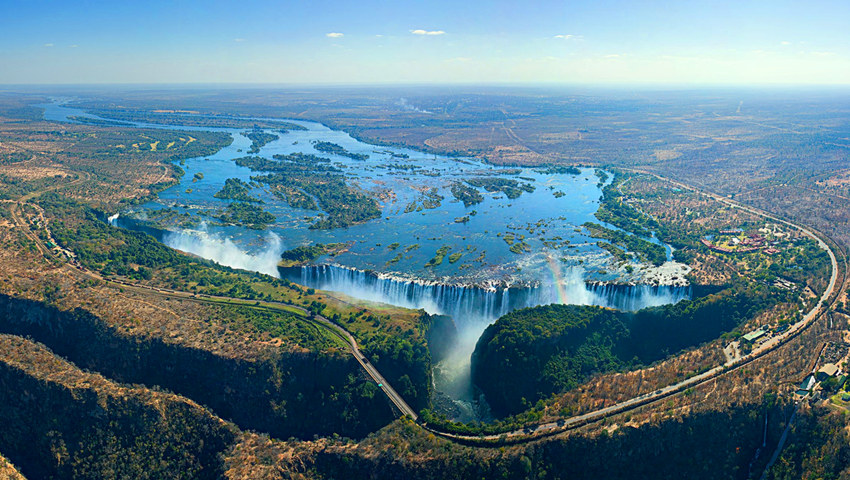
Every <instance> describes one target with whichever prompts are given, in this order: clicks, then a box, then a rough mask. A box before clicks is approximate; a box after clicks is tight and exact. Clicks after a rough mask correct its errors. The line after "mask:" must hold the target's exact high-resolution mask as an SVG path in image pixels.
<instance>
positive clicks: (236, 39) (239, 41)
mask: <svg viewBox="0 0 850 480" xmlns="http://www.w3.org/2000/svg"><path fill="white" fill-rule="evenodd" d="M233 41H234V42H236V43H242V42H244V41H245V39H244V38H234V39H233Z"/></svg>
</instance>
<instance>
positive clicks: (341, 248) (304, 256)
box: [278, 241, 354, 268]
mask: <svg viewBox="0 0 850 480" xmlns="http://www.w3.org/2000/svg"><path fill="white" fill-rule="evenodd" d="M352 245H354V242H353V241H352V242H344V243H327V244H322V243H317V244H315V245H302V246H300V247H295V248H292V249H289V250H287V251H285V252H283V253H282V254H281V255H280V262H278V266H279V267H284V268H286V267H300V266H302V265H306V264H308V263H310V262H312V261H314V260H316V259H318V258H319V257H322V256H325V255H330V256H331V257H335V256H337V255H339V254H340V253H343V252H346V251H348V249H349V248H351V246H352Z"/></svg>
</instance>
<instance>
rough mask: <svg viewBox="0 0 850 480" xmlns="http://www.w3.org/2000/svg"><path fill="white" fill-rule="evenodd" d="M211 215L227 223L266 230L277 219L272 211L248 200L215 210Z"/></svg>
mask: <svg viewBox="0 0 850 480" xmlns="http://www.w3.org/2000/svg"><path fill="white" fill-rule="evenodd" d="M210 216H211V217H213V218H215V219H218V220H219V221H221V222H222V223H224V224H227V225H236V226H244V227H247V228H250V229H253V230H264V229H265V228H266V227H267V226H268V225H269V224H270V223H274V221H275V220H276V218H275V216H274V215H272V214H271V213H269V212H267V211H265V210H263V209H262V208H261V207H258V206H256V205H251V204H250V203H247V202H234V203H231V204H230V205H228V206H227V208H225V209H224V210H221V211H219V212H217V213H216V212H213V213H211V214H210Z"/></svg>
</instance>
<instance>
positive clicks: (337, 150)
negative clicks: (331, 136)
mask: <svg viewBox="0 0 850 480" xmlns="http://www.w3.org/2000/svg"><path fill="white" fill-rule="evenodd" d="M313 148H315V149H316V150H318V151H320V152H322V153H330V154H333V155H339V156H341V157H348V158H350V159H352V160H368V159H369V155H366V154H364V153H352V152H349V151H348V150H346V149H345V148H344V147H343V146H342V145H337V144H336V143H333V142H324V141H317V142H315V143H314V144H313Z"/></svg>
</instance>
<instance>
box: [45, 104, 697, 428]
mask: <svg viewBox="0 0 850 480" xmlns="http://www.w3.org/2000/svg"><path fill="white" fill-rule="evenodd" d="M66 101H67V100H61V99H60V100H57V101H55V102H54V103H50V104H45V105H42V107H43V108H44V109H45V118H46V119H47V120H52V121H74V120H73V119H74V118H77V117H83V118H91V119H98V120H103V118H101V117H98V116H97V115H93V114H89V113H86V112H84V111H83V110H81V109H78V108H73V107H70V106H68V105H66V104H65V102H66ZM69 117H70V118H69ZM218 118H220V117H218ZM240 120H248V121H256V122H265V121H280V122H287V123H290V124H294V125H297V126H298V128H297V129H287V131H285V132H281V131H280V130H279V129H273V128H264V129H256V130H255V131H260V130H262V132H263V133H266V134H271V135H274V136H275V137H276V139H275V140H272V141H270V142H268V143H267V144H265V145H264V146H262V147H261V148H259V151H258V152H256V153H254V154H252V155H254V156H258V157H262V158H265V159H267V160H270V161H274V160H273V156H274V155H284V156H285V155H291V154H297V153H303V154H311V155H316V156H320V157H326V158H328V159H329V160H330V162H328V165H332V166H333V168H334V169H335V171H338V172H341V173H340V174H341V175H344V178H345V181H346V182H347V184H348V185H350V186H352V187H354V188H356V189H357V190H358V191H360V192H363V193H364V194H367V195H370V196H372V197H374V198H376V199H378V202H379V204H380V208H381V214H380V217H379V218H374V219H372V220H369V221H367V222H365V223H361V224H357V225H351V226H348V227H347V228H334V229H315V228H310V226H311V225H313V224H314V223H315V222H316V219H317V218H322V217H320V216H317V214H318V213H319V212H317V211H316V210H305V209H302V208H295V207H293V206H291V205H290V203H289V202H287V201H285V199H282V198H279V197H278V196H275V195H273V194H272V193H271V191H270V190H269V189H268V188H265V187H263V186H262V185H259V184H258V183H257V182H256V181H253V180H252V176H256V175H260V174H262V173H263V172H257V171H252V170H250V169H248V168H246V167H242V166H239V165H237V164H236V163H234V161H233V160H234V159H235V158H238V157H244V156H246V155H247V153H246V152H248V151H249V149H250V148H251V143H252V142H251V140H250V139H249V138H248V137H247V136H246V135H245V133H246V129H236V128H215V127H184V126H171V125H161V124H152V123H140V122H128V123H130V124H132V125H133V126H135V127H139V128H157V129H170V130H181V131H188V132H192V131H220V132H226V133H228V134H229V135H231V136H232V138H233V143H232V144H231V145H229V146H227V147H225V148H223V149H221V150H220V151H219V152H217V153H216V154H214V155H210V156H205V157H198V158H192V159H188V160H185V161H184V162H181V168H183V169H184V170H185V171H186V174H185V175H184V176H183V177H182V178H181V181H180V183H179V184H178V185H175V186H173V187H171V188H169V189H167V190H165V191H163V192H162V193H161V194H160V195H159V198H158V199H157V200H155V201H152V202H149V203H146V204H143V205H140V206H137V207H133V208H132V209H130V210H128V211H123V212H118V215H117V216H114V215H113V217H111V221H112V223H114V224H116V225H119V226H122V227H126V228H133V229H138V230H144V231H147V232H148V233H152V234H153V235H155V236H156V237H157V238H158V239H159V240H160V241H162V242H163V243H165V244H167V245H169V246H171V247H173V248H176V249H179V250H182V251H186V252H190V253H193V254H196V255H199V256H201V257H204V258H207V259H210V260H213V261H216V262H219V263H221V264H224V265H228V266H231V267H236V268H243V269H248V270H254V271H258V272H262V273H265V274H268V275H273V276H280V277H284V278H288V279H290V280H292V281H295V282H297V283H300V284H303V285H306V286H309V287H314V288H319V289H325V290H331V291H339V292H343V293H345V294H347V295H350V296H352V297H355V298H360V299H364V300H371V301H379V302H385V303H390V304H393V305H397V306H403V307H410V308H422V309H425V310H426V311H428V312H429V313H438V314H444V315H449V316H451V317H452V319H453V320H454V322H455V325H456V326H457V329H458V332H459V341H458V343H457V345H456V348H455V349H454V353H453V354H452V355H451V356H450V358H447V359H444V360H443V361H442V362H441V363H440V364H439V365H438V366H437V368H436V372H435V379H436V382H437V384H436V387H437V390H438V391H440V392H442V393H443V394H446V395H447V396H448V398H451V399H453V400H454V401H455V402H456V403H457V411H456V414H455V416H456V417H457V418H458V419H463V420H466V419H471V418H475V417H476V415H479V414H480V412H478V413H476V402H475V400H476V399H475V394H474V392H473V391H472V388H471V385H470V384H469V380H468V378H469V356H470V354H471V352H472V349H473V348H474V345H475V341H476V340H477V338H478V337H479V336H480V334H481V332H482V331H483V330H484V328H486V326H487V325H489V324H490V323H492V322H493V321H495V320H496V319H497V318H498V317H499V316H501V315H504V314H505V313H507V312H509V311H511V310H513V309H516V308H523V307H530V306H535V305H541V304H549V303H568V304H582V305H601V306H607V307H612V308H617V309H620V310H637V309H640V308H643V307H646V306H656V305H662V304H667V303H675V302H678V301H680V300H682V299H685V298H689V297H690V295H691V290H690V287H688V286H687V285H686V283H685V282H682V281H681V278H683V275H682V274H683V273H686V267H684V266H682V265H678V264H675V263H673V262H668V264H667V265H665V266H664V267H663V268H665V269H666V270H667V271H672V272H679V273H678V274H673V275H672V276H671V278H676V279H678V281H677V282H670V283H671V284H669V285H664V284H662V285H657V284H653V285H650V284H648V283H647V281H646V279H647V278H648V277H649V274H650V272H653V271H655V270H656V269H654V268H653V267H651V266H649V265H643V264H640V263H637V262H633V263H632V264H631V265H630V267H631V268H626V265H615V264H614V262H613V261H612V258H611V256H610V254H609V253H608V252H606V251H605V250H603V249H602V248H600V247H599V246H598V245H597V240H595V239H593V238H590V237H589V235H588V232H587V231H586V230H585V229H584V228H582V224H583V223H585V222H588V221H591V222H597V223H603V222H599V221H598V220H597V219H596V218H595V217H594V213H595V212H596V210H597V209H598V208H599V200H600V198H601V196H602V190H601V189H602V188H603V187H604V186H605V185H606V184H607V182H610V181H611V180H610V177H611V176H610V175H608V174H607V173H605V172H601V171H598V170H595V169H591V168H582V169H580V170H578V171H570V172H567V171H564V170H563V169H560V170H559V169H548V168H518V167H516V168H515V167H496V166H492V165H489V164H485V163H482V162H480V161H477V160H474V159H469V158H449V157H444V156H439V155H432V154H425V153H422V152H418V151H415V150H410V149H405V148H398V147H386V146H376V145H370V144H367V143H364V142H361V141H359V140H356V139H354V138H352V137H351V136H349V135H348V134H346V133H345V132H341V131H336V130H332V129H330V128H328V127H326V126H324V125H321V124H319V123H315V122H308V121H300V120H285V119H265V118H243V117H240ZM122 121H125V120H122ZM319 142H330V143H332V144H335V145H338V146H340V147H342V149H344V151H345V152H347V153H348V155H339V154H333V153H327V152H326V151H325V152H323V151H320V150H318V149H317V148H316V146H317V144H318V143H319ZM367 157H368V158H367ZM232 178H235V179H239V180H241V181H243V182H245V183H246V184H249V185H251V187H252V188H251V191H250V195H252V196H254V197H255V198H256V199H258V200H260V201H261V202H262V203H259V205H260V206H261V207H262V208H263V209H264V210H265V211H267V212H269V213H270V214H272V215H274V217H275V220H274V222H272V223H271V224H270V225H269V226H268V228H267V229H265V230H262V231H258V230H253V229H250V228H245V227H238V226H229V225H223V224H221V222H219V221H217V220H216V219H215V218H214V217H213V216H212V212H215V211H219V210H221V209H222V208H225V207H227V205H228V204H230V203H231V201H229V200H222V199H219V198H216V197H215V196H214V195H215V194H216V193H217V192H219V191H220V190H221V189H222V187H223V186H224V184H225V181H226V180H227V179H232ZM476 179H478V180H476ZM481 179H484V180H481ZM470 181H472V182H476V181H477V182H479V183H480V184H481V185H484V184H485V183H482V182H486V183H487V184H499V185H515V186H517V188H518V190H514V191H511V194H510V195H508V193H506V192H505V191H498V190H495V191H487V189H486V188H478V187H476V190H477V191H478V192H479V194H480V195H481V200H480V202H479V203H477V204H473V205H469V206H467V205H464V203H463V202H461V201H459V200H457V199H455V197H454V195H453V191H452V188H453V185H454V186H456V185H472V183H470ZM455 188H456V187H455ZM302 193H303V192H302ZM509 197H510V198H509ZM319 207H321V208H325V206H323V205H319ZM166 213H167V215H165V214H166ZM174 216H180V218H184V219H185V218H190V219H191V222H189V223H190V225H185V223H184V224H181V225H174V224H168V223H167V222H164V221H163V219H165V218H169V217H174ZM607 226H609V227H610V228H615V227H612V226H610V225H607ZM318 243H322V244H331V243H340V244H346V245H347V247H346V248H345V249H344V251H343V252H342V253H340V254H338V255H336V256H334V257H332V258H319V259H318V260H317V261H316V262H315V264H313V265H309V266H304V267H293V268H279V267H278V265H277V264H278V261H279V260H280V255H281V253H282V252H283V251H285V250H287V249H291V248H294V247H297V246H302V245H311V244H318ZM439 252H442V257H444V258H443V259H442V261H441V262H436V263H435V262H433V261H431V262H430V264H429V261H430V260H431V259H432V258H436V257H437V256H438V254H439ZM668 252H669V249H668ZM662 283H663V282H662Z"/></svg>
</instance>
